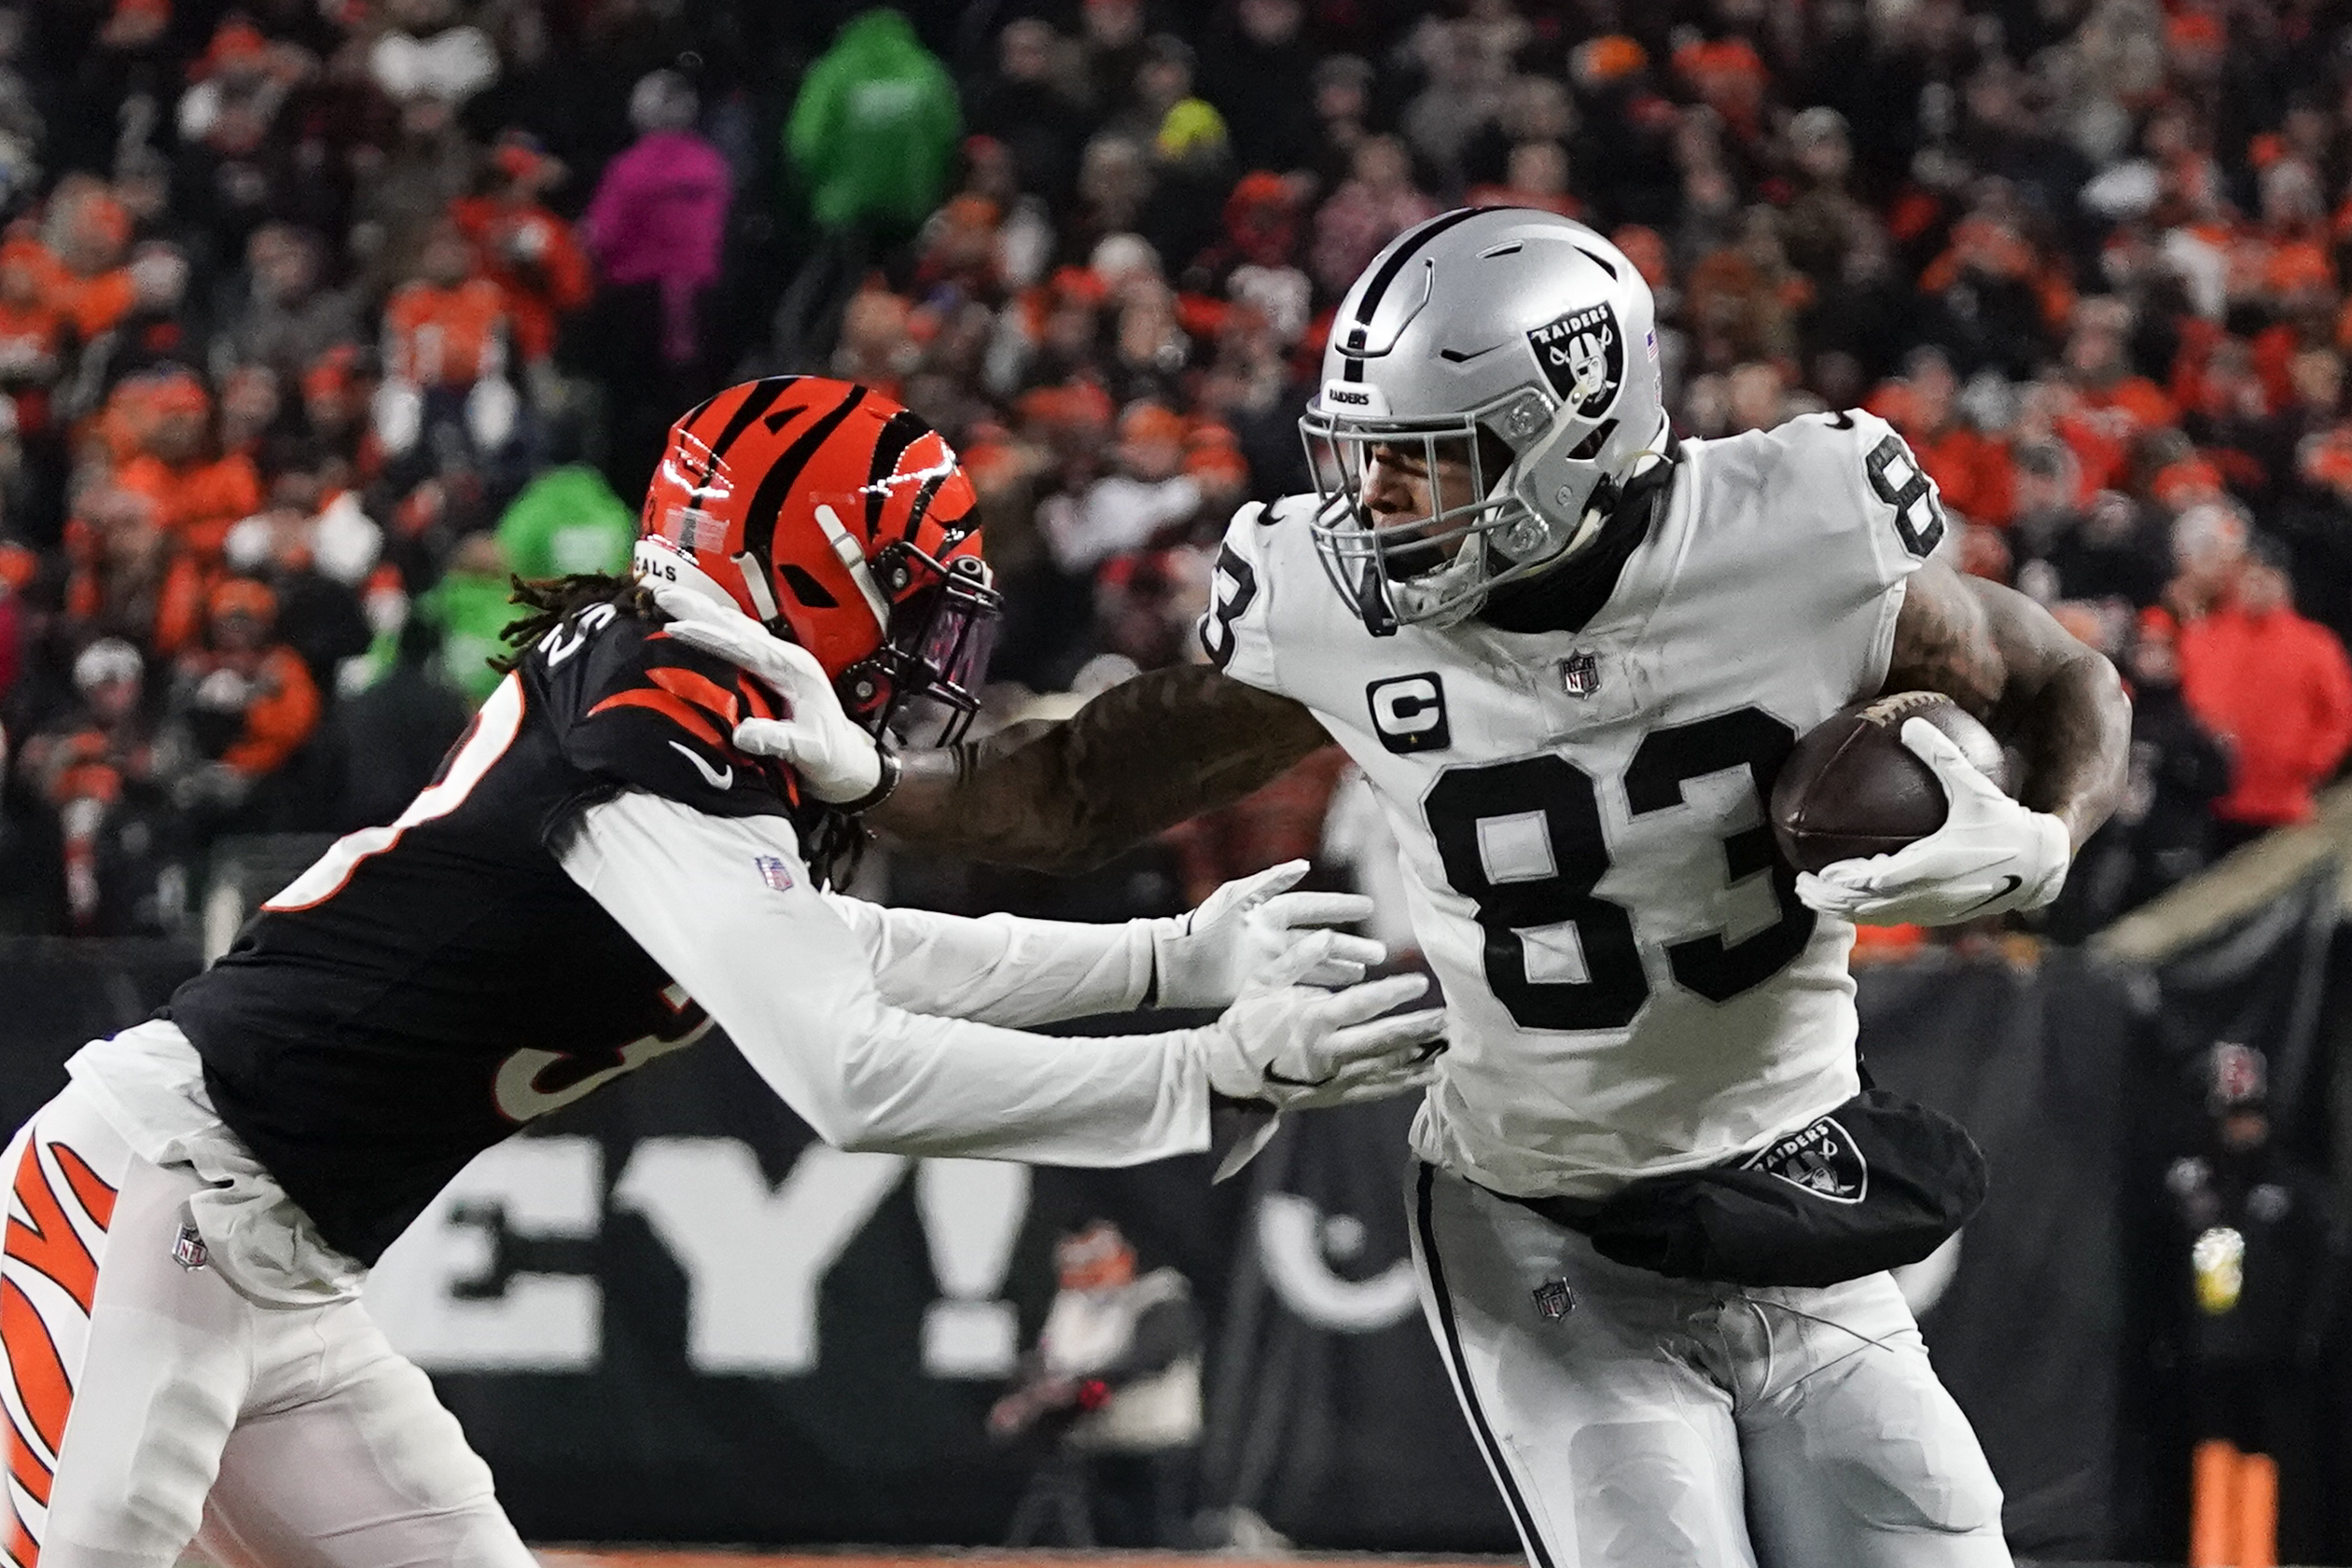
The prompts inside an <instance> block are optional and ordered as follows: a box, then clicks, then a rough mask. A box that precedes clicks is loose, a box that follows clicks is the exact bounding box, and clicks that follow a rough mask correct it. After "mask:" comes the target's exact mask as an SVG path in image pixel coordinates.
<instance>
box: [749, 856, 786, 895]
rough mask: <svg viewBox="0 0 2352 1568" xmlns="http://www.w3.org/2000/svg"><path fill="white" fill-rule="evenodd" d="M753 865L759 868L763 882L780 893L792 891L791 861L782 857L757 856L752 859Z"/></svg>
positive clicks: (760, 878)
mask: <svg viewBox="0 0 2352 1568" xmlns="http://www.w3.org/2000/svg"><path fill="white" fill-rule="evenodd" d="M751 863H752V865H753V866H755V867H758V871H759V880H760V881H763V882H766V883H767V884H768V885H769V886H770V887H772V888H773V889H775V890H776V891H777V892H778V893H789V892H791V891H792V863H791V862H790V861H788V860H786V859H785V858H784V857H783V856H782V855H775V854H755V855H753V856H752V857H751Z"/></svg>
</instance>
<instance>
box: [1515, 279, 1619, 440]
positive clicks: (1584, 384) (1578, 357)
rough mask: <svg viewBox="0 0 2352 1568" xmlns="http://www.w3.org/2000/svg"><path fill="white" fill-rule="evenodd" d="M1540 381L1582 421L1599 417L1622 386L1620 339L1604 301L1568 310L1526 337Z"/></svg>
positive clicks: (1610, 312) (1614, 318)
mask: <svg viewBox="0 0 2352 1568" xmlns="http://www.w3.org/2000/svg"><path fill="white" fill-rule="evenodd" d="M1527 344H1528V346H1529V347H1530V348H1532V349H1534V350H1535V351H1536V361H1537V363H1538V364H1539V365H1541V366H1542V367H1543V374H1544V379H1545V380H1546V381H1549V382H1551V383H1552V391H1554V392H1556V393H1558V394H1559V395H1560V397H1561V400H1562V401H1563V402H1565V403H1566V404H1567V405H1568V406H1569V407H1570V408H1572V409H1575V410H1576V411H1577V414H1578V415H1579V417H1580V418H1583V419H1598V418H1600V417H1601V416H1602V415H1603V414H1605V413H1607V412H1608V410H1609V406H1610V405H1611V404H1613V403H1615V402H1616V401H1617V389H1618V388H1619V387H1620V386H1621V385H1623V384H1624V382H1625V335H1624V333H1623V332H1621V331H1620V330H1619V329H1618V325H1617V312H1616V311H1615V310H1614V309H1613V308H1611V306H1610V305H1609V304H1608V302H1607V300H1603V301H1602V302H1601V303H1599V304H1597V305H1587V306H1585V307H1584V308H1583V309H1582V310H1577V311H1570V312H1568V313H1567V314H1566V315H1564V316H1560V317H1558V318H1556V319H1554V320H1552V321H1551V322H1548V323H1546V324H1545V325H1544V326H1538V327H1537V328H1536V329H1535V330H1534V331H1532V332H1530V333H1528V334H1527Z"/></svg>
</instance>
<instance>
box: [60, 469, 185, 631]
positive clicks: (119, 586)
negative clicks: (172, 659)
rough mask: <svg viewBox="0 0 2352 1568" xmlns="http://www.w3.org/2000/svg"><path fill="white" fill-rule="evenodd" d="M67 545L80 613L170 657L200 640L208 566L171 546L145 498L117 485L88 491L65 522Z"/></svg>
mask: <svg viewBox="0 0 2352 1568" xmlns="http://www.w3.org/2000/svg"><path fill="white" fill-rule="evenodd" d="M65 548H66V552H67V554H68V556H69V557H70V558H71V560H72V562H73V569H72V572H71V574H70V575H69V576H67V578H66V580H65V609H66V613H67V614H68V615H70V616H72V617H74V619H75V620H77V621H78V622H80V623H81V624H82V625H84V626H86V627H90V628H91V629H93V630H95V631H102V632H104V633H106V634H108V635H110V636H116V637H120V638H123V639H125V640H126V641H128V642H130V643H132V644H133V645H136V646H139V647H143V648H146V650H147V651H149V652H150V653H156V654H161V655H164V656H167V657H168V656H170V655H172V654H175V653H177V652H179V651H180V649H182V648H184V647H186V646H188V645H189V644H190V643H192V642H193V641H194V640H195V637H196V633H197V631H198V629H199V627H200V626H201V625H202V619H203V610H204V571H203V568H202V566H201V565H199V564H198V562H196V561H195V560H194V559H193V558H192V557H191V556H189V555H188V552H187V551H185V550H181V549H178V548H174V545H173V542H172V538H171V535H170V534H167V533H166V532H165V531H164V530H163V528H162V527H161V525H160V523H159V522H158V521H157V520H156V515H155V504H154V503H153V502H152V501H150V500H149V499H147V497H146V496H144V495H141V494H138V493H135V492H132V491H128V490H124V489H121V488H119V487H118V486H113V485H106V486H102V487H100V488H99V489H97V490H94V491H92V492H90V493H89V494H88V495H85V496H84V497H83V498H82V501H81V505H80V506H79V507H78V508H77V512H76V515H75V516H74V518H73V519H72V520H70V521H68V522H67V523H66V525H65Z"/></svg>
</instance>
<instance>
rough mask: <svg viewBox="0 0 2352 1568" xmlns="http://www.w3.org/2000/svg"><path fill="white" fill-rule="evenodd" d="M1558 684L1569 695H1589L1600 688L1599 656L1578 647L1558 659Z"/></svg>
mask: <svg viewBox="0 0 2352 1568" xmlns="http://www.w3.org/2000/svg"><path fill="white" fill-rule="evenodd" d="M1560 685H1561V687H1562V688H1563V689H1565V690H1566V692H1567V694H1568V695H1569V696H1571V697H1590V696H1592V695H1593V694H1594V692H1596V691H1598V690H1600V689H1601V659H1600V656H1599V655H1598V654H1594V653H1589V652H1587V651H1586V650H1584V649H1582V648H1579V649H1578V650H1577V651H1576V652H1574V653H1572V654H1570V655H1568V657H1567V658H1566V659H1562V660H1560Z"/></svg>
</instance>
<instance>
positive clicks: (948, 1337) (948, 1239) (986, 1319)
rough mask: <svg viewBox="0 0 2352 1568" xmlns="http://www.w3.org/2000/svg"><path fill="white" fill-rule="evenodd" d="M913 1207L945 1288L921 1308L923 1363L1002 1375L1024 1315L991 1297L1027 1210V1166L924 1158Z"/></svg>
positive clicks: (953, 1373)
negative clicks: (940, 1295)
mask: <svg viewBox="0 0 2352 1568" xmlns="http://www.w3.org/2000/svg"><path fill="white" fill-rule="evenodd" d="M914 1207H915V1213H916V1214H919V1215H920V1216H922V1220H923V1236H924V1240H925V1242H928V1243H929V1245H930V1249H931V1274H932V1277H933V1278H935V1279H937V1280H938V1281H939V1289H940V1290H941V1291H943V1292H944V1293H945V1295H944V1296H943V1297H941V1298H940V1299H939V1300H937V1301H934V1302H932V1303H931V1306H930V1309H929V1310H928V1311H925V1313H924V1314H923V1369H924V1370H925V1372H928V1373H929V1374H930V1375H931V1376H933V1377H935V1378H1001V1377H1004V1376H1006V1375H1007V1374H1008V1373H1009V1372H1010V1371H1011V1370H1012V1369H1013V1364H1014V1363H1015V1362H1016V1361H1018V1360H1019V1359H1020V1356H1021V1323H1020V1319H1019V1317H1018V1315H1017V1314H1016V1313H1015V1312H1014V1311H1013V1305H1012V1303H1011V1302H1009V1301H1000V1300H997V1299H996V1298H995V1297H997V1295H998V1293H999V1292H1001V1291H1002V1290H1003V1289H1004V1284H1005V1276H1006V1274H1007V1273H1009V1271H1010V1270H1011V1269H1012V1248H1013V1243H1014V1242H1017V1241H1019V1240H1020V1239H1021V1222H1022V1221H1023V1220H1024V1219H1026V1218H1027V1217H1028V1214H1029V1168H1028V1167H1027V1166H1025V1165H1009V1164H1006V1163H1004V1162H1003V1161H1001V1160H994V1159H926V1160H925V1161H923V1162H922V1164H920V1165H919V1166H917V1167H916V1168H915V1173H914Z"/></svg>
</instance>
